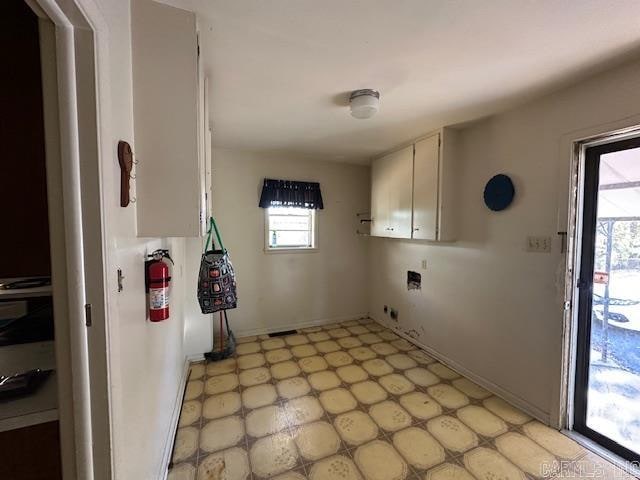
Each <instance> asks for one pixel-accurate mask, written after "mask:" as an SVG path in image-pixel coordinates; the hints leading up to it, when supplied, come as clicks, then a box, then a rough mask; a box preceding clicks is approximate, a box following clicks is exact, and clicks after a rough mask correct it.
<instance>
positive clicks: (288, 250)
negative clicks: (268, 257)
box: [264, 247, 318, 254]
mask: <svg viewBox="0 0 640 480" xmlns="http://www.w3.org/2000/svg"><path fill="white" fill-rule="evenodd" d="M317 251H318V247H313V248H295V247H293V248H265V249H264V253H267V254H271V253H316V252H317Z"/></svg>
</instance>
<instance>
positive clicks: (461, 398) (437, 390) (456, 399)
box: [427, 383, 469, 409]
mask: <svg viewBox="0 0 640 480" xmlns="http://www.w3.org/2000/svg"><path fill="white" fill-rule="evenodd" d="M427 393H428V394H429V395H431V396H432V397H433V398H434V399H435V400H436V402H438V403H440V405H442V406H443V407H445V408H452V409H456V408H461V407H464V406H465V405H468V404H469V397H467V396H466V395H465V394H464V393H462V392H461V391H460V390H457V389H455V388H453V387H452V386H451V385H446V384H444V383H440V384H438V385H434V386H433V387H429V388H427Z"/></svg>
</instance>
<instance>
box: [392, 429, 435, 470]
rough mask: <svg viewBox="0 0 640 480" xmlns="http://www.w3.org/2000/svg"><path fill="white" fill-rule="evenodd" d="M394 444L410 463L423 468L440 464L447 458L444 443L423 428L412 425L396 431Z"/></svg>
mask: <svg viewBox="0 0 640 480" xmlns="http://www.w3.org/2000/svg"><path fill="white" fill-rule="evenodd" d="M393 446H394V447H396V450H398V452H400V455H402V456H403V457H404V459H405V460H406V461H407V462H408V463H409V465H411V466H413V467H415V468H419V469H421V470H427V469H429V468H431V467H433V466H434V465H438V464H439V463H442V462H444V459H445V452H444V448H442V445H440V444H439V443H438V442H437V441H436V439H435V438H433V437H432V436H431V435H430V434H429V433H427V432H426V431H425V430H423V429H421V428H416V427H410V428H407V429H405V430H401V431H399V432H396V433H394V434H393Z"/></svg>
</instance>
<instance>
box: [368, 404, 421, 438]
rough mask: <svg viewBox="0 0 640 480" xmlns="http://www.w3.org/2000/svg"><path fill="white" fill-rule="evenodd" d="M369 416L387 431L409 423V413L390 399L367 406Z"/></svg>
mask: <svg viewBox="0 0 640 480" xmlns="http://www.w3.org/2000/svg"><path fill="white" fill-rule="evenodd" d="M369 416H370V417H371V418H373V420H374V421H375V422H376V423H377V424H378V426H379V427H380V428H382V429H383V430H386V431H387V432H396V431H398V430H401V429H403V428H407V427H408V426H410V425H411V415H409V413H408V412H407V411H406V410H405V409H404V408H402V407H401V406H400V405H398V404H397V403H396V402H393V401H391V400H386V401H384V402H380V403H376V404H375V405H373V406H372V407H371V408H369Z"/></svg>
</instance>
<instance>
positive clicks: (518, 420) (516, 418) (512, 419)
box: [482, 397, 531, 425]
mask: <svg viewBox="0 0 640 480" xmlns="http://www.w3.org/2000/svg"><path fill="white" fill-rule="evenodd" d="M482 404H483V405H484V406H485V408H486V409H487V410H490V411H491V412H493V413H495V414H496V415H498V416H499V417H500V418H502V419H503V420H505V421H507V422H509V423H513V424H514V425H522V424H525V423H527V422H528V421H530V420H531V417H530V416H529V415H527V414H526V413H524V412H521V411H520V410H518V409H517V408H515V407H513V406H511V405H510V404H508V403H507V402H505V401H504V400H503V399H501V398H500V397H489V398H487V399H486V400H484V401H483V402H482Z"/></svg>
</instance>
